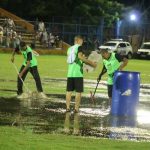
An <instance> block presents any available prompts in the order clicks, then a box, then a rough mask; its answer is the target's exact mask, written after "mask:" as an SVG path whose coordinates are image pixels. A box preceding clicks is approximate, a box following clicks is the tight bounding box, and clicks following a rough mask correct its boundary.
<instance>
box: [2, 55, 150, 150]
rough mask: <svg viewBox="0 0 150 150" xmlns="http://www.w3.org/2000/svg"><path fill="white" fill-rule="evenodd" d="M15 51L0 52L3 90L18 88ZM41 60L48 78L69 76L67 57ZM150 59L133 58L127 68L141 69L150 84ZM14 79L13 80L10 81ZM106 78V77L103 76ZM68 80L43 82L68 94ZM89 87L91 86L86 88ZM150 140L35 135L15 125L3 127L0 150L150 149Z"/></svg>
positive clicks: (49, 89)
mask: <svg viewBox="0 0 150 150" xmlns="http://www.w3.org/2000/svg"><path fill="white" fill-rule="evenodd" d="M10 57H11V54H0V80H2V79H4V80H5V82H2V81H0V89H12V90H16V77H17V75H16V71H15V69H14V68H13V66H12V64H11V62H10ZM37 59H38V62H39V72H40V76H41V79H42V82H43V81H44V80H43V79H44V78H66V74H67V64H66V56H53V55H49V56H48V55H45V56H40V57H38V58H37ZM15 63H16V65H17V66H18V68H19V67H20V66H21V63H22V56H21V55H17V56H16V60H15ZM149 66H150V61H146V60H130V61H129V64H128V66H127V67H126V70H128V71H138V72H141V82H142V83H150V80H149V77H150V76H149V75H150V71H149ZM101 68H102V66H101V64H99V66H98V68H97V69H96V70H95V71H94V72H92V73H85V79H93V80H96V78H97V76H98V74H99V72H100V70H101ZM10 80H11V81H10ZM103 80H106V76H104V77H103ZM25 83H26V84H27V86H28V87H29V88H30V89H31V90H35V84H34V81H33V79H32V77H31V75H30V74H29V75H28V76H27V79H26V81H25ZM65 87H66V83H65V82H64V83H63V84H61V86H59V83H58V82H50V83H45V82H44V84H43V88H44V91H45V92H46V93H53V94H57V93H62V94H65ZM86 90H89V88H86V89H85V93H86V92H87V91H86ZM11 94H14V93H12V92H3V91H0V96H10V95H11ZM149 147H150V143H145V142H130V141H118V140H107V139H95V138H88V137H86V138H85V137H80V136H67V135H61V134H59V135H58V134H41V135H39V134H33V133H32V132H29V131H23V130H22V129H18V128H14V127H2V126H1V127H0V150H127V149H130V150H135V149H136V150H149Z"/></svg>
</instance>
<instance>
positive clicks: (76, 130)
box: [64, 112, 80, 135]
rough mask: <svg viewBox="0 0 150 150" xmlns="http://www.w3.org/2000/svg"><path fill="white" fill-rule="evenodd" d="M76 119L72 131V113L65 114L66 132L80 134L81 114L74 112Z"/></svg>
mask: <svg viewBox="0 0 150 150" xmlns="http://www.w3.org/2000/svg"><path fill="white" fill-rule="evenodd" d="M73 117H74V120H73V131H72V128H71V127H72V125H71V113H70V112H67V113H66V115H65V122H64V132H65V133H67V134H71V132H72V134H73V135H79V133H80V129H79V114H78V113H74V114H73Z"/></svg>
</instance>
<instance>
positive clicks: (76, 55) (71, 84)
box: [66, 35, 96, 113]
mask: <svg viewBox="0 0 150 150" xmlns="http://www.w3.org/2000/svg"><path fill="white" fill-rule="evenodd" d="M82 44H83V38H82V37H81V36H80V35H78V36H75V38H74V45H73V46H71V47H70V48H68V51H67V58H68V59H67V62H68V74H67V93H66V111H67V112H69V111H70V101H71V95H72V92H73V91H75V92H76V96H75V108H74V112H76V113H77V112H78V111H79V106H80V101H81V93H82V92H83V63H86V64H89V65H91V66H92V67H96V63H94V62H92V61H90V60H88V59H87V58H86V57H85V56H84V54H83V51H82Z"/></svg>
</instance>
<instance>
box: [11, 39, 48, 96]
mask: <svg viewBox="0 0 150 150" xmlns="http://www.w3.org/2000/svg"><path fill="white" fill-rule="evenodd" d="M19 50H20V51H21V53H22V55H23V57H24V62H23V64H22V66H21V69H20V71H19V75H18V79H17V88H18V91H17V94H18V98H28V95H27V94H26V93H23V89H22V87H23V82H22V81H24V80H25V78H26V75H27V74H28V72H29V71H30V73H31V74H32V76H33V78H34V80H35V82H36V87H37V91H38V92H39V98H47V96H46V95H45V94H44V93H43V88H42V85H41V79H40V76H39V72H38V69H37V59H36V57H35V55H34V53H33V51H32V49H31V48H30V47H29V46H28V45H26V43H25V42H23V41H22V42H21V43H20V48H19V47H18V48H16V49H15V50H14V51H13V54H12V58H11V61H12V62H14V56H15V53H16V52H17V51H19Z"/></svg>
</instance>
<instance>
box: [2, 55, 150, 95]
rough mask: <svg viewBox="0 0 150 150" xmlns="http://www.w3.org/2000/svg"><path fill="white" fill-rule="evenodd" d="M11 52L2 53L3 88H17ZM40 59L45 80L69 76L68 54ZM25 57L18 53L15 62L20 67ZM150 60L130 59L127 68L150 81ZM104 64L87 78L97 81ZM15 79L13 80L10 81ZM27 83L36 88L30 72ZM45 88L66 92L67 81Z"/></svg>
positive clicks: (41, 73) (50, 91)
mask: <svg viewBox="0 0 150 150" xmlns="http://www.w3.org/2000/svg"><path fill="white" fill-rule="evenodd" d="M10 58H11V54H2V53H0V61H1V63H0V64H1V65H0V79H4V80H5V81H6V82H1V81H0V88H1V89H16V77H17V74H16V71H15V69H14V67H13V65H12V64H11V62H10ZM37 59H38V63H39V65H38V69H39V73H40V76H41V79H42V82H43V79H44V78H66V76H67V63H66V56H56V55H42V56H40V57H37ZM22 61H23V58H22V56H21V55H16V59H15V64H16V65H17V67H18V69H19V68H20V66H21V64H22ZM149 66H150V61H149V60H129V63H128V66H127V67H126V68H125V70H127V71H136V72H140V74H141V83H150V80H149V78H150V69H149ZM101 68H102V64H99V65H98V67H97V69H96V70H95V71H94V72H92V73H84V77H85V79H93V80H95V81H96V79H97V77H98V75H99V73H100V71H101ZM106 78H107V75H105V76H104V77H103V78H102V80H106ZM9 80H13V81H9ZM25 83H26V84H27V86H28V87H29V89H31V90H32V91H34V90H36V87H35V83H34V80H33V78H32V76H31V75H30V73H29V74H28V75H27V78H26V80H25ZM43 89H44V92H45V93H48V94H53V93H56V94H64V93H65V89H66V83H65V82H64V83H63V84H60V85H59V84H58V82H49V83H48V82H47V83H45V82H44V84H43ZM84 93H89V88H85V92H84ZM11 94H12V92H7V93H6V92H2V91H0V96H8V95H11Z"/></svg>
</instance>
